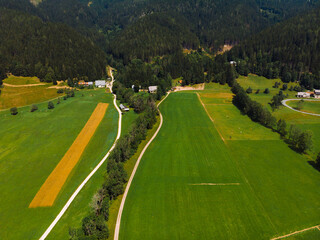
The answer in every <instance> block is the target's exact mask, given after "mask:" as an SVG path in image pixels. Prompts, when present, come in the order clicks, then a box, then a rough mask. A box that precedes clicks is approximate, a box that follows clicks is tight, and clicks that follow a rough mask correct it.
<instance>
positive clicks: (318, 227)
mask: <svg viewBox="0 0 320 240" xmlns="http://www.w3.org/2000/svg"><path fill="white" fill-rule="evenodd" d="M311 229H318V230H319V231H320V225H317V226H313V227H309V228H305V229H302V230H299V231H295V232H292V233H289V234H287V235H283V236H280V237H275V238H271V239H270V240H278V239H282V238H286V237H290V236H292V235H296V234H298V233H302V232H306V231H309V230H311Z"/></svg>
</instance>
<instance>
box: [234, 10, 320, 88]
mask: <svg viewBox="0 0 320 240" xmlns="http://www.w3.org/2000/svg"><path fill="white" fill-rule="evenodd" d="M319 22H320V8H318V9H314V10H313V11H311V12H309V13H307V14H303V15H301V16H297V17H294V18H292V19H290V20H288V21H285V22H282V23H279V24H277V25H276V26H273V27H271V28H268V29H266V30H264V31H262V32H261V33H259V34H257V35H255V36H253V37H251V38H249V39H248V40H246V41H245V42H243V43H241V44H240V45H239V46H237V47H235V48H233V49H232V51H230V52H229V53H228V58H229V60H236V61H239V63H238V65H237V70H238V72H239V73H240V74H242V75H246V74H248V72H252V73H255V74H258V75H262V76H265V77H267V78H277V77H281V79H282V81H283V82H286V83H287V82H290V81H292V82H294V81H299V82H300V84H301V86H303V87H304V88H307V89H310V90H312V89H313V88H320V80H319V78H320V65H319V62H320V31H319V30H320V25H319Z"/></svg>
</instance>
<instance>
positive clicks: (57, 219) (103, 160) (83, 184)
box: [39, 75, 122, 240]
mask: <svg viewBox="0 0 320 240" xmlns="http://www.w3.org/2000/svg"><path fill="white" fill-rule="evenodd" d="M111 76H112V82H111V84H110V86H109V88H110V91H111V92H112V86H113V82H114V77H113V75H111ZM116 101H117V96H116V95H114V99H113V104H114V106H115V108H116V109H117V111H118V113H119V121H118V135H117V137H116V139H115V141H114V143H113V145H112V147H111V148H110V150H109V151H108V153H107V154H106V155H105V156H104V158H103V159H102V160H101V161H100V162H99V163H98V165H97V166H96V167H95V168H94V169H93V170H92V171H91V173H90V174H89V175H88V176H87V177H86V179H85V180H83V182H82V183H81V184H80V185H79V187H78V188H77V189H76V191H75V192H74V193H73V194H72V195H71V197H70V198H69V200H68V201H67V203H66V204H65V205H64V207H63V208H62V210H61V211H60V213H59V214H58V216H57V217H56V218H55V219H54V220H53V222H52V223H51V224H50V226H49V227H48V228H47V230H46V231H45V232H44V233H43V235H42V236H41V237H40V239H39V240H44V239H46V237H47V236H48V235H49V234H50V232H51V231H52V229H53V228H54V227H55V225H56V224H57V223H58V221H59V220H60V219H61V217H62V216H63V215H64V213H65V212H66V211H67V209H68V208H69V206H70V205H71V203H72V202H73V200H74V199H75V198H76V197H77V195H78V194H79V192H80V191H81V190H82V188H83V187H84V186H85V185H86V183H87V182H88V181H89V180H90V178H91V177H92V176H93V175H94V174H95V173H96V171H98V169H99V168H100V167H101V166H102V164H103V163H104V162H105V161H106V160H107V158H108V157H109V155H110V153H111V152H112V150H113V149H114V148H115V146H116V144H117V141H118V139H119V138H120V136H121V122H122V114H121V111H120V109H119V107H118V105H117V102H116Z"/></svg>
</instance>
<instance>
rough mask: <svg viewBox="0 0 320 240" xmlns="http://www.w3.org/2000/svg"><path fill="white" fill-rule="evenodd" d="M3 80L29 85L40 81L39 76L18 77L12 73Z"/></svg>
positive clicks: (14, 83) (12, 83) (13, 83)
mask: <svg viewBox="0 0 320 240" xmlns="http://www.w3.org/2000/svg"><path fill="white" fill-rule="evenodd" d="M3 82H4V83H8V84H11V85H29V84H38V83H40V79H39V78H37V77H18V76H14V75H10V76H9V77H7V78H6V79H4V80H3Z"/></svg>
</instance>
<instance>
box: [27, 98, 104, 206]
mask: <svg viewBox="0 0 320 240" xmlns="http://www.w3.org/2000/svg"><path fill="white" fill-rule="evenodd" d="M108 105H109V104H107V103H99V104H98V105H97V107H96V108H95V110H94V112H93V113H92V115H91V117H90V119H89V120H88V122H87V123H86V125H85V126H84V128H83V129H82V130H81V132H80V133H79V135H78V136H77V138H76V140H75V141H74V142H73V144H72V145H71V147H70V148H69V150H68V151H67V152H66V154H65V155H64V156H63V158H62V159H61V161H60V162H59V163H58V165H57V166H56V168H55V169H54V170H53V172H52V173H51V174H50V176H49V177H48V178H47V180H46V181H45V183H44V184H43V185H42V186H41V188H40V190H39V191H38V193H37V194H36V196H35V197H34V199H33V200H32V202H31V203H30V205H29V208H36V207H49V206H52V205H53V203H54V201H55V199H56V197H57V196H58V194H59V192H60V190H61V188H62V187H63V185H64V183H65V182H66V180H67V178H68V176H69V174H70V173H71V171H72V169H73V168H74V167H75V165H76V164H77V162H78V161H79V159H80V157H81V155H82V153H83V151H84V150H85V148H86V146H87V144H88V143H89V141H90V139H91V137H92V136H93V134H94V133H95V131H96V129H97V128H98V126H99V124H100V122H101V121H102V119H103V117H104V115H105V112H106V110H107V108H108Z"/></svg>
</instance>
